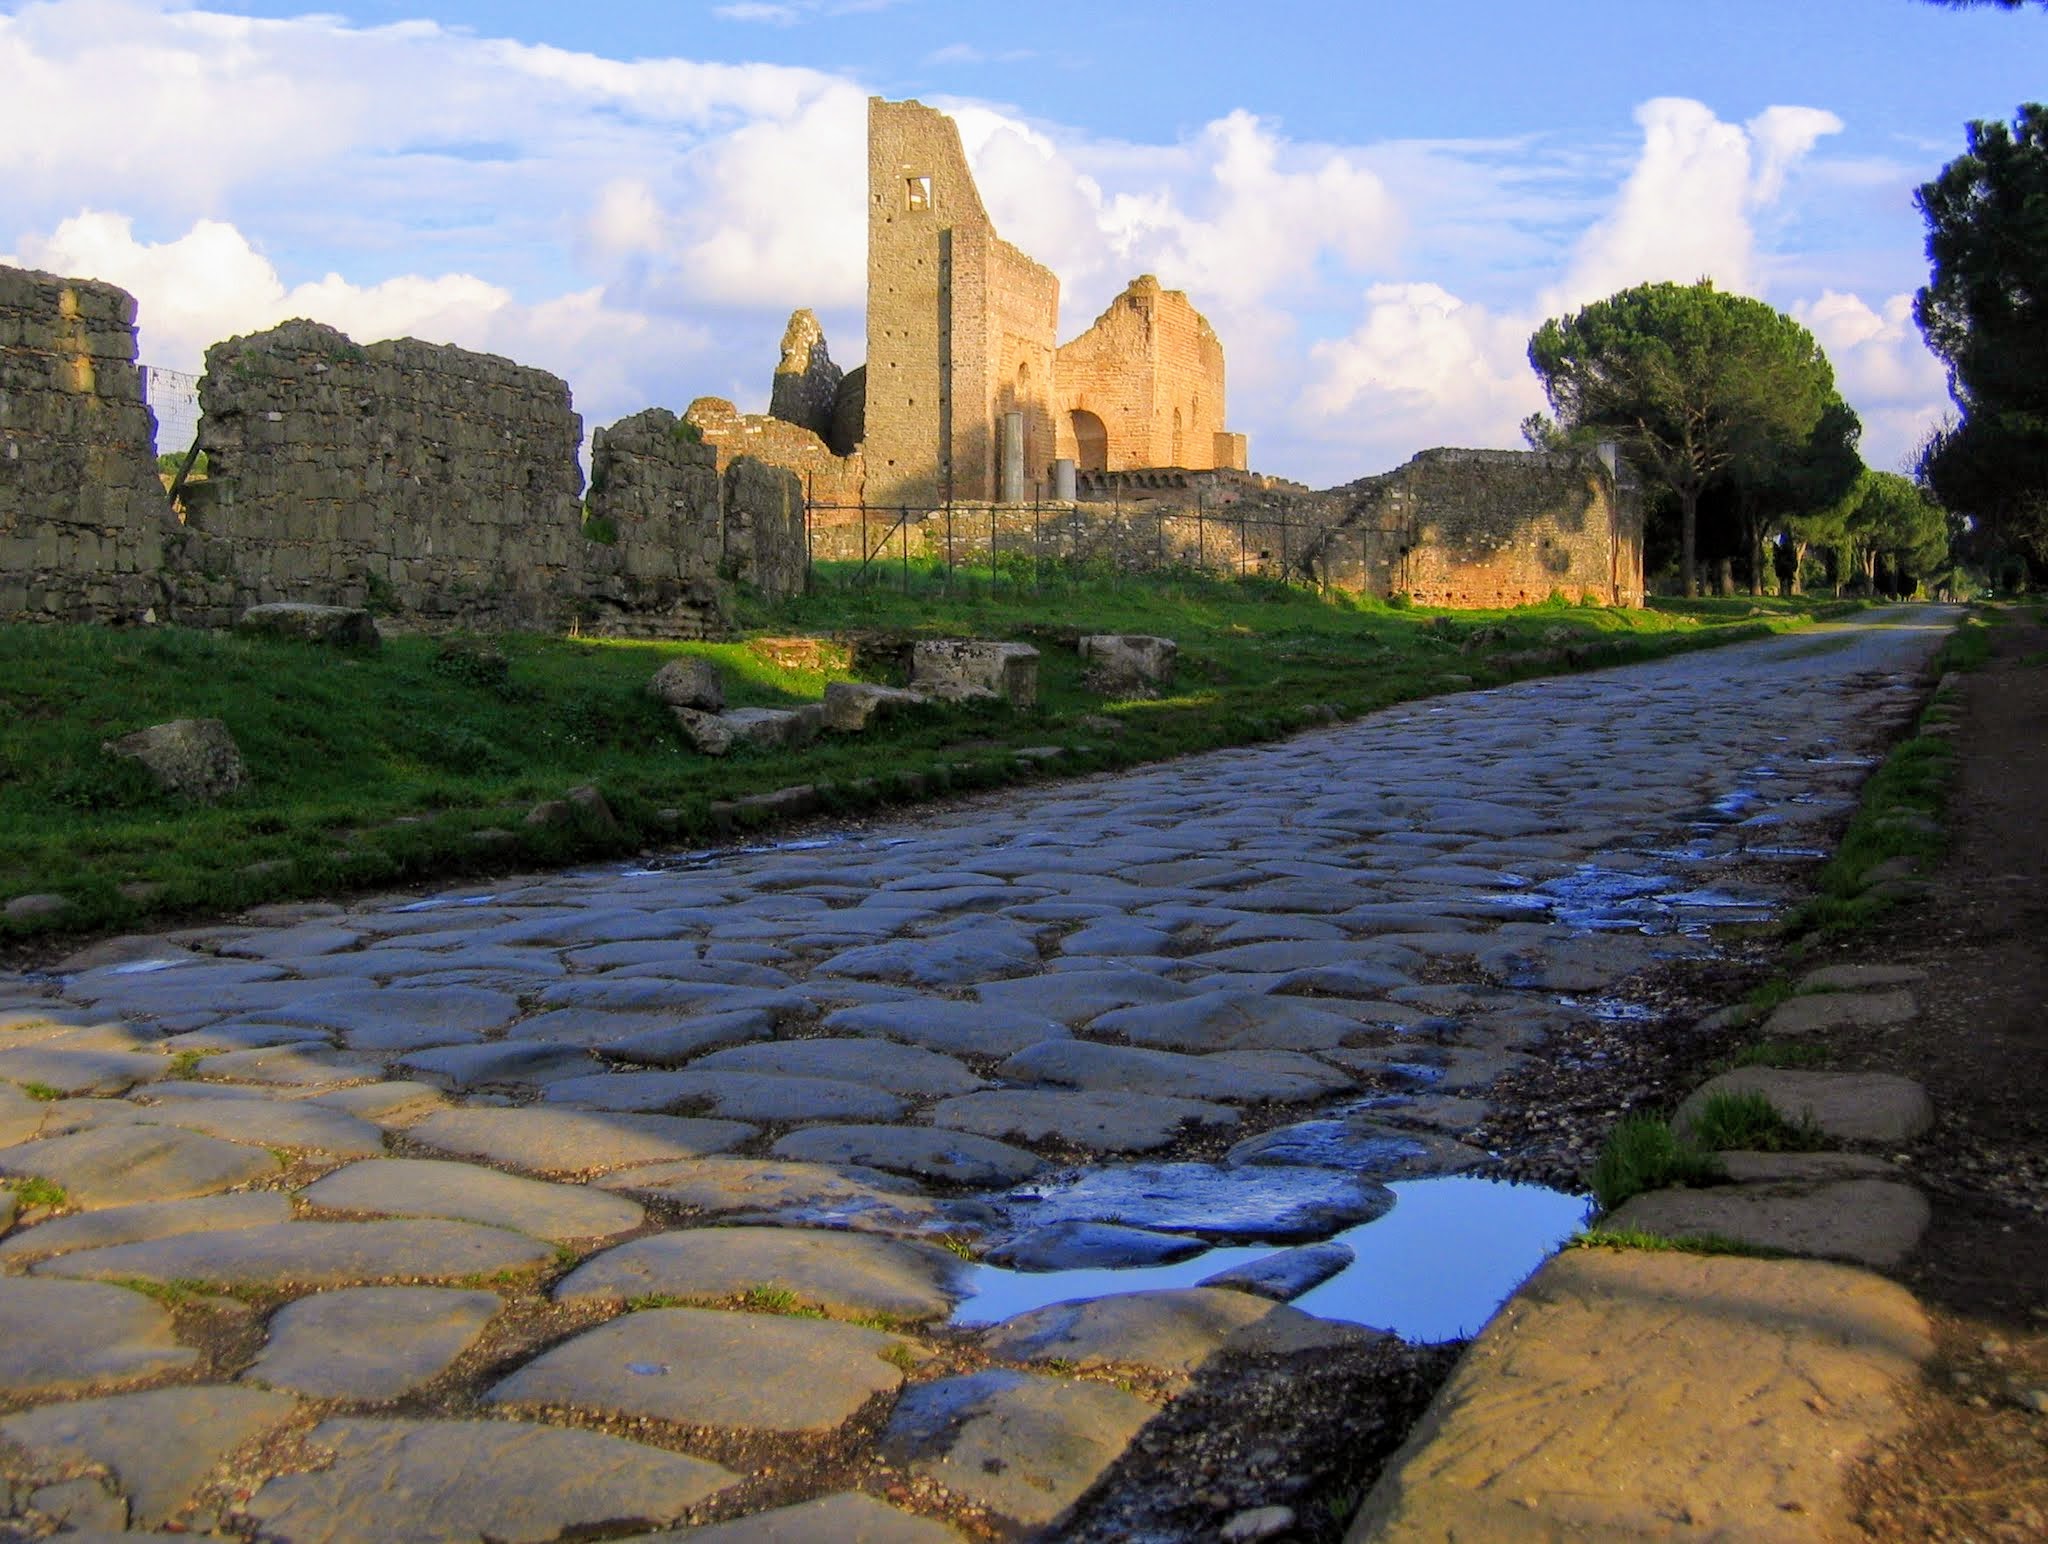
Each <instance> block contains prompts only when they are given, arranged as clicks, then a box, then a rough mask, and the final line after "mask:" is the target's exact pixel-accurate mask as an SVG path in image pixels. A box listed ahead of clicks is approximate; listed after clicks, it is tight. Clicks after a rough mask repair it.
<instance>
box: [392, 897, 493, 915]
mask: <svg viewBox="0 0 2048 1544" xmlns="http://www.w3.org/2000/svg"><path fill="white" fill-rule="evenodd" d="M495 900H497V896H495V895H430V896H428V897H427V898H426V899H425V900H424V901H408V902H406V904H405V905H403V906H398V907H394V908H393V910H395V911H444V910H446V909H448V908H450V907H454V906H488V905H490V904H491V903H492V902H493V901H495Z"/></svg>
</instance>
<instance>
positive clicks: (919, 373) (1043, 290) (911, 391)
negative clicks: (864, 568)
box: [864, 97, 1060, 504]
mask: <svg viewBox="0 0 2048 1544" xmlns="http://www.w3.org/2000/svg"><path fill="white" fill-rule="evenodd" d="M1059 318H1060V281H1059V280H1058V279H1057V278H1055V277H1054V276H1053V273H1052V271H1051V270H1050V269H1048V268H1045V267H1043V266H1042V265H1040V264H1038V263H1035V262H1033V261H1032V260H1031V259H1030V258H1028V257H1026V256H1025V255H1024V254H1023V253H1022V252H1020V251H1019V250H1018V249H1017V248H1015V247H1013V246H1011V245H1010V243H1008V242H1007V241H1004V240H1003V239H1002V238H1001V237H1000V236H998V235H997V234H996V231H995V226H994V224H993V223H992V222H991V221H990V220H989V217H988V211H987V210H986V209H985V208H983V207H982V202H981V194H980V193H979V192H978V191H977V190H976V188H975V186H974V177H973V174H972V173H970V172H969V171H968V169H967V155H966V152H965V151H964V150H963V149H962V148H961V144H960V131H959V130H958V129H957V128H956V127H954V124H953V120H952V119H950V118H948V117H947V116H946V115H945V114H944V113H941V112H936V111H934V110H933V109H932V108H929V107H926V106H924V105H923V104H921V103H918V102H885V101H883V100H882V99H881V98H880V97H872V98H870V99H869V101H868V357H867V413H866V438H865V444H864V449H865V452H866V461H867V480H868V481H867V486H868V499H869V501H870V502H871V503H876V504H932V503H937V502H940V501H943V500H945V499H947V498H955V499H993V498H996V497H998V496H999V494H1000V492H1001V489H1002V472H1003V468H1004V450H1005V447H1004V434H1003V429H1004V424H1003V420H1004V417H1005V416H1006V415H1008V414H1010V413H1016V414H1018V415H1020V417H1021V420H1022V422H1021V429H1022V433H1021V435H1016V434H1014V433H1013V434H1012V435H1011V436H1010V438H1011V439H1012V441H1013V443H1012V444H1010V446H1009V447H1008V449H1009V453H1010V455H1011V456H1013V457H1014V458H1016V460H1017V462H1018V471H1019V472H1021V474H1022V477H1021V481H1022V483H1023V485H1024V486H1025V487H1026V488H1028V487H1029V486H1030V485H1031V483H1032V482H1033V481H1034V480H1042V479H1043V478H1045V476H1046V475H1047V471H1048V469H1049V468H1050V466H1051V463H1052V460H1053V455H1054V433H1053V422H1054V419H1053V401H1054V399H1053V358H1054V351H1055V349H1056V347H1057V345H1058V333H1059ZM1019 439H1021V443H1014V441H1016V440H1019ZM1013 486H1014V484H1013Z"/></svg>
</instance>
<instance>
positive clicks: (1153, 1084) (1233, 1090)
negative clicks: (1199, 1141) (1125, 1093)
mask: <svg viewBox="0 0 2048 1544" xmlns="http://www.w3.org/2000/svg"><path fill="white" fill-rule="evenodd" d="M996 1070H997V1071H999V1072H1000V1073H1001V1074H1002V1075H1003V1076H1004V1077H1006V1078H1010V1079H1012V1080H1014V1081H1016V1082H1019V1083H1053V1084H1057V1085H1059V1086H1061V1087H1064V1088H1078V1089H1083V1090H1087V1091H1090V1092H1120V1091H1122V1090H1126V1089H1143V1090H1144V1091H1145V1092H1146V1093H1148V1094H1168V1095H1172V1096H1175V1097H1178V1098H1184V1099H1210V1100H1221V1101H1222V1102H1224V1103H1226V1104H1233V1103H1255V1102H1259V1101H1264V1100H1274V1101H1289V1102H1291V1101H1299V1100H1304V1099H1320V1098H1322V1097H1324V1096H1325V1095H1327V1094H1330V1093H1332V1092H1334V1091H1336V1090H1337V1089H1340V1088H1346V1087H1349V1086H1350V1083H1351V1080H1350V1079H1349V1078H1347V1077H1345V1076H1343V1074H1341V1073H1337V1072H1333V1071H1332V1070H1331V1069H1330V1068H1328V1067H1325V1066H1322V1065H1321V1064H1319V1063H1317V1062H1315V1061H1313V1060H1311V1059H1310V1058H1308V1057H1305V1056H1304V1057H1298V1058H1297V1057H1295V1056H1293V1055H1291V1053H1288V1052H1285V1051H1269V1052H1262V1053H1253V1054H1251V1055H1249V1056H1248V1055H1246V1054H1244V1053H1234V1054H1233V1053H1226V1054H1225V1055H1224V1056H1185V1055H1182V1054H1181V1053H1180V1052H1178V1051H1147V1050H1141V1049H1139V1048H1138V1047H1136V1046H1127V1045H1103V1044H1101V1043H1099V1042H1097V1041H1093V1040H1047V1041H1041V1042H1040V1043H1039V1044H1037V1045H1034V1046H1032V1047H1030V1048H1029V1049H1028V1050H1023V1051H1019V1052H1018V1053H1017V1054H1016V1055H1015V1056H1012V1057H1011V1058H1010V1059H1009V1060H1008V1061H1005V1062H1004V1063H1003V1064H1002V1066H1000V1067H999V1068H997V1069H996Z"/></svg>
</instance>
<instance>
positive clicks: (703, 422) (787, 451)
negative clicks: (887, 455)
mask: <svg viewBox="0 0 2048 1544" xmlns="http://www.w3.org/2000/svg"><path fill="white" fill-rule="evenodd" d="M683 420H684V422H686V423H688V424H690V425H691V426H692V427H693V428H695V429H696V431H697V432H698V434H700V435H701V436H702V437H703V440H704V443H705V444H706V445H708V446H709V447H710V448H711V451H712V453H713V454H714V455H715V456H716V458H717V462H718V470H719V471H720V472H721V473H723V472H724V471H726V470H727V469H728V468H729V467H730V466H731V465H732V463H733V462H734V461H736V460H738V459H739V458H740V457H741V456H751V457H753V458H754V459H755V460H757V461H765V462H767V463H768V464H769V465H770V466H779V467H782V468H783V469H784V470H786V471H790V472H794V473H795V474H796V476H797V479H798V481H799V483H800V484H801V485H802V486H803V487H805V488H806V489H808V490H809V495H810V498H811V500H812V501H813V502H814V503H818V504H848V505H851V504H858V503H860V502H861V501H862V498H863V497H864V495H865V493H866V491H867V460H866V457H865V456H864V455H863V454H862V453H860V452H855V453H854V454H853V455H850V456H836V455H834V454H833V453H832V448H831V447H830V446H829V445H827V444H826V443H825V442H824V441H823V440H821V439H819V438H818V436H817V435H815V434H813V433H811V431H810V430H808V429H800V428H798V427H797V426H796V425H795V424H792V423H787V422H785V421H784V420H782V419H780V418H776V417H774V416H772V415H769V414H765V413H742V412H741V411H740V410H739V409H738V408H736V407H734V406H733V405H732V404H731V403H730V402H728V401H726V400H725V399H724V398H723V397H699V398H698V399H697V400H696V401H695V402H692V403H691V404H690V406H689V409H688V411H686V412H685V413H684V414H683Z"/></svg>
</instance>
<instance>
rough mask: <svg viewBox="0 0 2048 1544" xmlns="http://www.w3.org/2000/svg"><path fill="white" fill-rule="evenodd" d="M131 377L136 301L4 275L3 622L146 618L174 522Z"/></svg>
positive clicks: (106, 287)
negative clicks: (158, 475) (157, 472)
mask: <svg viewBox="0 0 2048 1544" xmlns="http://www.w3.org/2000/svg"><path fill="white" fill-rule="evenodd" d="M154 434H155V425H154V423H153V422H152V421H151V418H150V413H149V409H148V408H147V407H146V406H144V404H143V400H142V388H141V383H140V379H139V377H138V374H137V371H136V367H135V301H134V299H133V298H132V297H131V296H129V295H128V294H127V293H126V292H125V291H123V290H119V289H116V288H115V287H114V286H113V285H111V284H100V283H95V282H93V281H90V280H84V279H66V278H60V277H58V276H57V275H55V274H49V273H38V272H35V271H33V270H30V269H24V268H13V267H7V266H4V265H0V621H59V620H62V621H100V622H113V621H140V620H144V619H146V618H147V617H149V616H151V615H153V614H154V613H155V612H156V611H157V609H158V608H159V607H160V606H161V605H162V602H163V588H162V583H161V579H160V573H161V570H162V568H163V566H164V563H165V561H166V549H167V546H170V547H175V546H176V544H177V540H178V529H177V522H176V520H175V519H174V518H173V517H172V515H171V513H170V505H169V503H168V501H167V500H166V499H165V497H164V489H163V484H162V482H161V481H159V479H158V477H157V474H156V451H155V446H154V443H153V439H154Z"/></svg>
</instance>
